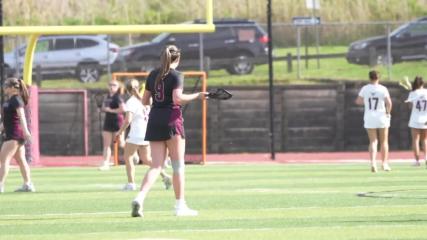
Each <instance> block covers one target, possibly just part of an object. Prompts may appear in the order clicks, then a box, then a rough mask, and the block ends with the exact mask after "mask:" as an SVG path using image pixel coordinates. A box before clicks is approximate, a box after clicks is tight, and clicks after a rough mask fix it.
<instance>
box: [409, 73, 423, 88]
mask: <svg viewBox="0 0 427 240" xmlns="http://www.w3.org/2000/svg"><path fill="white" fill-rule="evenodd" d="M422 86H424V80H423V78H422V77H420V76H416V77H415V79H414V81H413V82H412V91H415V90H417V89H419V88H420V87H422Z"/></svg>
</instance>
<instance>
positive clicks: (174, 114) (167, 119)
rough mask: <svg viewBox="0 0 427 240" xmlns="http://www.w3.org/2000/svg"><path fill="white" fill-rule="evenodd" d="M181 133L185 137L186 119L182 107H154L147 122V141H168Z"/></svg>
mask: <svg viewBox="0 0 427 240" xmlns="http://www.w3.org/2000/svg"><path fill="white" fill-rule="evenodd" d="M176 135H180V136H181V137H182V138H185V131H184V119H183V118H182V113H181V110H180V109H169V108H153V109H151V111H150V116H149V118H148V123H147V132H146V133H145V140H146V141H166V140H169V139H171V137H173V136H176Z"/></svg>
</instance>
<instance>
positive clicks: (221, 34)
mask: <svg viewBox="0 0 427 240" xmlns="http://www.w3.org/2000/svg"><path fill="white" fill-rule="evenodd" d="M204 37H205V38H206V39H211V40H222V39H229V38H232V37H233V33H232V32H231V28H230V27H217V28H216V29H215V32H213V33H205V34H204Z"/></svg>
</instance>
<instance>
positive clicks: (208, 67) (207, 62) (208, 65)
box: [203, 57, 211, 76]
mask: <svg viewBox="0 0 427 240" xmlns="http://www.w3.org/2000/svg"><path fill="white" fill-rule="evenodd" d="M204 59H205V60H204V61H203V63H204V66H203V70H204V71H205V72H206V75H208V76H209V71H210V70H211V58H210V57H205V58H204Z"/></svg>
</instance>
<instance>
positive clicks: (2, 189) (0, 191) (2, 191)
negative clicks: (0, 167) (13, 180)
mask: <svg viewBox="0 0 427 240" xmlns="http://www.w3.org/2000/svg"><path fill="white" fill-rule="evenodd" d="M0 193H4V185H0Z"/></svg>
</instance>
